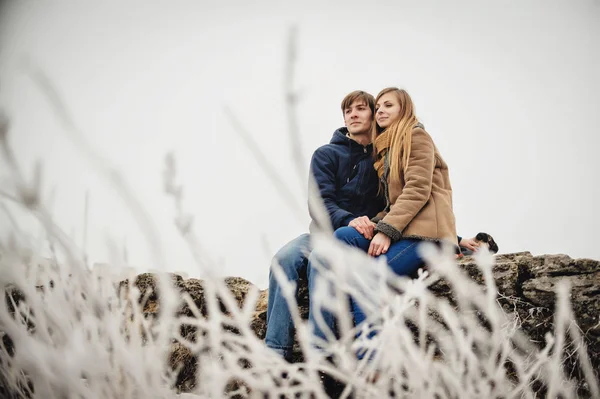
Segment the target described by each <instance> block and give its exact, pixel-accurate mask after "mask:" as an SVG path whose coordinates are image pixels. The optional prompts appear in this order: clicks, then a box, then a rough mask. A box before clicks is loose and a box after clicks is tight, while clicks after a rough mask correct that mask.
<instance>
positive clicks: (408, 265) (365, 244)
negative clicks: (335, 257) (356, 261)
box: [334, 226, 423, 325]
mask: <svg viewBox="0 0 600 399" xmlns="http://www.w3.org/2000/svg"><path fill="white" fill-rule="evenodd" d="M334 235H335V237H336V238H337V239H338V240H340V241H342V242H344V243H346V244H348V245H351V246H353V247H357V248H360V249H362V250H363V251H365V252H367V251H368V250H369V245H371V241H370V240H367V239H366V238H365V237H364V236H363V235H362V234H360V233H359V232H358V231H357V230H356V229H355V228H354V227H350V226H347V227H340V228H339V229H337V230H336V231H335V233H334ZM421 242H422V241H421V240H415V239H401V240H399V241H396V242H392V244H391V245H390V248H389V249H388V251H387V253H386V254H384V255H380V256H385V257H386V258H387V264H388V266H389V267H390V268H391V269H392V270H393V271H394V273H396V274H397V275H400V276H408V275H411V274H413V273H414V272H416V271H417V270H418V269H419V267H421V266H422V265H423V260H422V259H421V257H420V256H419V254H418V252H417V247H418V246H419V245H418V244H419V243H421ZM351 309H352V313H353V315H354V324H355V325H359V324H360V323H362V322H363V321H364V320H365V319H366V316H365V314H364V312H363V311H362V310H361V309H360V307H359V306H358V304H357V303H356V302H355V301H354V300H352V301H351Z"/></svg>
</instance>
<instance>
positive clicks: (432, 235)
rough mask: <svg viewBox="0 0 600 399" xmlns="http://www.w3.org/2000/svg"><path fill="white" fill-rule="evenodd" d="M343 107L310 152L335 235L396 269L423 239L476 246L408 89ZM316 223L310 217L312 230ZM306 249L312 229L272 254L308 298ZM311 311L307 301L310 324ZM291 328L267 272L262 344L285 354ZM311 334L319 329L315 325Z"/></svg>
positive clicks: (402, 270)
mask: <svg viewBox="0 0 600 399" xmlns="http://www.w3.org/2000/svg"><path fill="white" fill-rule="evenodd" d="M341 108H342V113H343V116H344V124H345V126H346V127H343V128H339V129H337V130H336V131H335V132H334V133H333V137H332V139H331V142H330V143H329V144H327V145H324V146H322V147H320V148H318V149H317V150H316V151H315V152H314V154H313V157H312V160H311V165H310V171H311V173H312V175H313V176H314V178H315V181H316V183H317V186H318V189H319V192H320V195H321V198H322V200H323V203H324V205H325V208H326V210H327V213H328V215H329V218H330V221H331V225H332V227H333V229H334V230H335V233H334V235H335V237H336V238H338V239H339V240H341V241H343V242H344V243H346V244H348V245H351V246H354V247H358V248H360V249H362V250H363V251H365V252H366V253H368V254H369V255H370V256H373V257H378V256H385V257H386V260H387V263H388V265H389V267H390V268H391V269H392V270H393V271H394V272H395V273H397V274H399V275H410V274H412V273H414V272H415V271H416V270H417V269H418V268H419V267H421V266H422V265H423V261H422V259H421V258H420V256H419V253H418V252H417V247H418V244H419V243H420V242H422V241H423V240H426V241H435V242H443V241H445V242H450V243H452V244H454V245H456V244H459V245H460V246H463V247H467V248H469V249H471V250H475V249H476V246H477V245H478V243H477V241H476V240H474V239H462V238H461V237H457V235H456V227H455V220H454V213H453V211H452V188H451V186H450V179H449V175H448V166H447V165H446V163H445V162H444V160H443V159H442V157H441V155H440V153H439V151H438V150H437V148H436V146H435V144H434V143H433V140H432V139H431V136H429V134H428V133H427V132H426V131H425V129H424V126H423V125H422V124H421V123H419V121H418V120H417V117H416V116H415V108H414V105H413V102H412V100H411V98H410V96H409V95H408V93H407V92H406V91H404V90H400V89H397V88H395V87H391V88H386V89H384V90H382V91H381V92H380V93H379V94H378V95H377V98H373V96H372V95H370V94H369V93H366V92H364V91H354V92H352V93H350V94H348V95H347V96H346V97H345V98H344V99H343V101H342V107H341ZM380 187H381V189H380ZM311 216H313V213H312V212H311ZM316 223H317V222H316V218H314V216H313V221H312V222H311V231H312V230H313V229H314V228H315V227H317V226H316ZM311 252H312V245H311V239H310V235H309V234H303V235H301V236H300V237H298V238H296V239H295V240H293V241H291V242H289V243H288V244H286V245H285V246H284V247H283V248H282V249H281V250H279V252H278V253H277V254H276V255H275V257H274V259H273V262H277V263H278V264H279V265H280V266H281V268H282V269H283V271H284V273H285V275H286V276H287V278H288V279H289V280H290V281H294V282H296V281H298V279H299V278H300V277H306V279H307V280H308V290H309V296H310V292H311V290H313V289H314V287H315V280H316V278H317V277H316V276H317V272H316V270H314V269H313V267H312V266H311V264H314V262H315V261H316V260H315V259H313V256H314V254H313V255H312V256H311ZM352 310H353V314H354V322H355V323H356V324H359V323H361V322H362V321H363V320H364V319H365V315H364V314H363V312H362V311H361V310H360V309H359V308H358V307H357V306H353V309H352ZM316 311H317V309H316V306H313V303H312V300H311V303H310V306H309V323H311V324H312V325H313V328H314V327H316V323H315V312H316ZM322 316H323V318H324V319H325V321H326V323H327V324H328V325H330V326H332V327H333V324H334V320H333V319H332V318H333V316H332V315H330V314H328V313H327V312H322ZM294 331H295V329H294V323H293V321H292V316H291V314H290V311H289V309H288V305H287V302H286V300H285V298H284V296H283V294H282V291H281V287H280V286H279V284H278V283H277V280H276V279H275V277H274V275H273V272H272V271H271V272H270V273H269V303H268V307H267V333H266V338H265V341H266V344H267V346H268V347H269V348H271V349H273V350H274V351H276V352H277V353H279V354H280V355H281V356H283V357H284V358H285V359H287V360H290V359H291V355H292V347H293V344H294ZM315 334H318V335H321V334H322V333H320V332H319V331H318V330H315Z"/></svg>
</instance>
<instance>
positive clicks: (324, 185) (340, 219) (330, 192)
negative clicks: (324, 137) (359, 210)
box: [308, 150, 355, 230]
mask: <svg viewBox="0 0 600 399" xmlns="http://www.w3.org/2000/svg"><path fill="white" fill-rule="evenodd" d="M310 171H311V173H312V175H313V176H314V178H315V181H316V183H317V186H318V188H319V193H320V194H321V198H322V199H323V203H324V205H325V208H326V209H327V213H328V215H329V219H330V220H331V225H332V227H333V229H334V230H336V229H338V228H340V227H344V226H347V225H348V223H350V221H351V220H352V219H354V218H355V216H354V215H353V214H352V213H350V212H348V211H346V210H345V209H342V208H340V206H339V205H338V203H337V196H336V183H335V180H336V179H335V177H336V173H337V165H336V162H335V161H334V160H332V159H331V158H330V156H329V155H328V154H327V153H326V152H325V151H319V150H317V151H315V153H314V154H313V156H312V159H311V161H310ZM308 212H309V213H310V216H311V218H312V219H313V221H315V222H316V220H315V216H314V212H313V210H312V209H310V206H309V209H308Z"/></svg>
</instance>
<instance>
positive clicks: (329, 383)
mask: <svg viewBox="0 0 600 399" xmlns="http://www.w3.org/2000/svg"><path fill="white" fill-rule="evenodd" d="M319 375H320V376H321V384H323V390H324V391H325V394H326V395H327V397H329V398H332V399H333V398H335V399H337V398H339V397H340V396H341V395H342V392H344V388H346V385H344V383H343V382H341V381H338V380H336V379H335V378H333V377H332V376H330V375H329V374H327V373H324V372H319Z"/></svg>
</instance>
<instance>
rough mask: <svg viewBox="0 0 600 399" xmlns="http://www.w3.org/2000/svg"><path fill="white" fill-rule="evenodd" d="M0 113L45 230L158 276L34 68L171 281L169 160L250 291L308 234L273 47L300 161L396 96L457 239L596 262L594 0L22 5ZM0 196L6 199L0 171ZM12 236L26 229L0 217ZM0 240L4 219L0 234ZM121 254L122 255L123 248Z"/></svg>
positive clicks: (1, 48)
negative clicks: (111, 170) (292, 53)
mask: <svg viewBox="0 0 600 399" xmlns="http://www.w3.org/2000/svg"><path fill="white" fill-rule="evenodd" d="M0 12H1V15H0V106H1V107H2V108H3V109H4V110H5V112H6V114H7V115H8V116H9V117H10V119H11V131H10V137H9V142H10V144H11V145H12V147H13V148H14V151H15V153H16V154H17V156H18V159H19V162H20V163H21V165H22V167H23V168H24V169H25V171H26V172H27V173H29V174H31V171H32V170H33V164H34V162H35V160H38V159H39V160H41V161H42V164H43V172H44V178H43V193H44V195H45V198H46V199H47V200H49V199H50V193H51V192H54V197H53V200H52V202H51V204H50V209H51V211H52V214H53V215H54V218H55V220H56V222H57V223H58V224H59V225H60V226H61V227H62V228H63V229H64V230H65V231H66V232H67V233H69V234H72V235H73V238H74V240H75V241H76V242H77V243H79V244H81V243H82V236H83V219H84V218H83V215H84V198H85V192H86V190H89V193H90V213H89V231H88V237H87V245H86V250H87V252H88V253H89V256H90V260H91V261H92V262H108V261H110V259H111V257H110V251H109V249H108V248H109V245H108V244H107V243H108V242H109V241H111V240H112V241H114V242H115V243H116V245H117V246H123V245H126V246H127V250H128V256H129V263H130V264H131V265H134V266H135V267H138V268H139V269H140V270H142V269H146V268H154V267H156V266H157V265H156V264H155V262H153V259H152V257H153V255H152V254H153V252H152V251H151V250H150V248H149V247H148V244H147V242H146V241H145V240H144V235H143V234H142V233H141V231H140V228H139V226H138V225H137V224H136V222H135V220H134V218H133V217H132V216H131V211H130V210H128V209H127V207H126V206H125V204H124V203H123V201H122V200H121V199H120V198H121V197H120V195H119V194H118V192H117V191H115V189H114V187H113V186H112V185H111V184H109V183H108V180H107V179H106V177H105V176H104V175H103V174H102V173H101V172H100V171H99V170H98V168H96V167H95V166H94V164H92V163H90V162H89V161H88V158H89V157H88V156H87V155H86V154H85V152H83V151H82V150H81V149H80V148H79V147H77V146H76V145H75V144H74V142H73V141H72V140H71V139H70V137H71V136H70V135H69V134H68V133H66V132H65V129H64V128H63V127H62V125H61V124H60V122H59V119H58V117H57V115H56V114H55V113H54V111H53V110H52V107H51V105H50V104H49V102H48V101H47V99H46V98H45V97H44V95H43V92H42V91H41V90H40V88H39V86H38V85H36V84H35V83H34V82H33V81H32V79H31V77H30V74H29V73H28V72H27V71H28V67H27V65H33V66H35V68H38V69H40V70H42V71H43V72H44V73H45V74H46V75H47V76H48V77H50V79H51V80H52V82H53V84H54V85H55V87H56V88H57V90H58V92H59V94H60V96H61V97H62V100H63V101H64V103H65V104H66V106H67V108H68V110H69V112H70V113H71V115H72V116H73V119H74V122H75V124H76V125H77V126H78V127H79V129H80V130H81V132H82V134H83V136H84V137H85V139H86V140H87V141H88V142H89V143H90V144H91V145H92V146H93V147H94V148H95V150H96V151H98V152H99V153H101V154H102V155H103V156H105V157H106V158H107V159H108V160H109V161H110V163H111V165H113V166H114V167H116V168H118V169H119V170H120V171H121V173H122V175H123V177H124V179H125V181H126V182H127V184H128V186H129V187H130V188H131V190H132V192H133V193H135V195H136V197H137V198H138V200H139V201H140V203H141V204H142V206H143V207H144V209H145V210H146V211H147V212H148V213H149V214H150V215H152V221H153V223H154V226H155V228H156V231H157V234H159V236H160V240H161V244H162V245H161V247H162V250H163V251H164V253H165V258H166V264H167V268H168V269H170V270H173V271H183V272H186V273H187V274H188V275H189V276H197V275H199V273H198V269H197V267H196V266H195V265H194V263H193V261H192V257H191V255H190V252H189V251H188V250H187V249H186V246H185V243H184V242H183V240H182V239H181V238H179V237H178V235H177V233H176V230H175V227H174V225H173V217H174V215H175V210H174V205H173V202H172V201H171V200H170V198H168V197H166V196H165V195H164V194H163V191H162V171H163V160H164V156H165V154H166V153H167V152H169V151H173V153H174V154H175V156H176V159H177V162H178V173H179V181H180V182H181V183H183V185H184V207H185V209H186V210H187V211H188V212H190V213H192V214H193V215H194V217H195V219H194V220H195V223H194V229H195V231H196V233H197V236H198V240H199V241H200V243H201V245H202V248H203V249H202V250H203V251H204V252H203V253H204V254H205V255H207V256H209V257H210V259H211V260H212V261H213V262H214V266H213V267H214V268H215V270H217V271H218V273H220V274H223V275H236V276H242V277H245V278H248V279H250V280H251V281H253V282H254V283H256V284H258V285H259V286H261V287H265V286H266V283H267V277H268V267H269V264H270V259H271V257H272V255H273V254H274V253H275V252H276V250H277V249H278V248H279V247H280V246H282V245H283V244H285V243H286V242H287V241H289V240H291V239H292V238H294V237H295V236H297V235H298V234H300V233H303V232H305V231H307V229H308V222H309V218H308V212H307V211H306V207H305V204H306V198H305V192H306V181H305V179H303V180H302V181H300V179H299V178H298V176H297V173H296V170H295V169H294V164H293V161H292V156H291V154H292V149H291V147H290V145H291V140H290V136H289V133H288V129H287V119H286V117H285V104H284V91H283V79H284V67H285V60H286V58H285V50H286V41H287V34H288V31H289V28H290V26H292V25H296V26H297V27H298V35H297V38H298V40H297V44H298V48H297V49H298V59H297V63H296V70H297V74H296V80H295V86H296V88H297V89H298V90H299V91H300V92H301V94H302V97H301V102H300V104H299V106H298V108H297V117H298V121H299V123H298V124H299V130H300V136H301V137H300V139H301V142H302V150H303V155H304V161H303V162H304V165H303V169H304V174H305V175H306V173H307V170H308V161H309V159H310V154H311V153H312V151H313V150H314V149H315V148H316V147H318V146H319V145H322V144H324V143H327V142H328V141H329V139H330V138H331V135H332V133H333V131H334V130H335V129H336V128H337V127H339V126H342V124H343V119H342V115H341V111H340V109H339V103H340V101H341V99H342V98H343V97H344V95H345V94H347V93H348V92H350V91H352V90H355V89H362V90H367V91H369V92H371V93H373V94H377V92H378V91H379V90H381V89H382V88H384V87H386V86H392V85H394V86H400V87H403V88H406V89H407V90H408V91H409V93H410V94H411V95H412V96H413V100H414V101H415V104H416V107H417V113H418V115H419V117H420V119H421V120H422V122H423V123H424V124H425V126H426V128H427V130H428V132H429V133H430V134H431V135H432V137H433V138H434V140H435V142H436V144H437V146H438V148H439V149H440V151H441V153H442V155H443V157H444V158H445V159H446V161H447V162H448V164H449V166H450V172H451V180H452V185H453V189H454V205H455V214H456V218H457V226H458V232H459V234H462V235H465V236H473V235H474V234H476V233H477V232H479V231H485V232H488V233H490V234H492V235H493V236H494V237H495V238H496V240H497V241H498V244H499V246H500V250H501V252H515V251H523V250H528V251H531V252H533V253H534V254H543V253H566V254H569V255H571V256H573V257H591V258H595V259H600V246H599V245H598V242H597V240H598V233H597V228H598V226H600V216H599V215H600V213H599V211H598V209H597V207H598V200H599V199H600V196H599V191H600V190H599V188H598V184H599V183H600V168H599V166H600V165H599V162H598V160H597V159H598V158H597V155H596V153H597V151H598V147H599V144H600V139H599V134H600V129H599V126H600V100H599V94H598V93H600V72H599V71H600V1H598V0H561V1H554V0H543V1H541V0H539V1H538V0H518V1H517V0H507V1H411V2H407V1H373V2H367V1H360V2H359V1H350V0H346V1H342V2H333V1H332V2H320V1H309V2H306V1H304V2H285V1H279V2H275V1H273V2H266V1H256V2H249V1H218V2H217V1H196V2H192V1H180V2H165V1H161V2H150V1H148V2H133V1H132V2H76V1H69V2H67V1H53V2H28V1H19V2H17V1H9V2H6V1H5V2H4V3H2V8H0ZM227 106H228V107H230V108H231V109H233V110H234V112H235V113H236V114H237V116H238V118H239V120H240V121H241V122H242V123H243V124H244V126H245V128H246V129H247V130H248V131H249V132H250V133H251V135H252V137H253V138H254V140H255V141H256V142H257V143H258V144H259V145H260V146H261V148H262V151H263V153H264V155H265V157H266V158H267V159H268V161H269V162H270V163H271V164H272V165H273V167H274V169H275V171H276V172H277V173H278V174H279V175H280V176H281V177H282V178H283V179H285V180H286V181H287V183H288V185H289V187H290V189H291V190H292V192H293V193H294V195H295V196H296V198H297V202H298V203H299V204H301V205H302V211H301V212H299V213H298V212H296V211H294V210H293V209H291V208H290V207H289V206H288V205H287V204H286V203H285V202H284V201H283V200H282V197H281V195H280V192H279V191H278V189H277V188H276V187H275V186H274V184H273V183H272V181H271V180H270V179H269V178H268V177H267V175H266V174H265V173H264V172H263V170H262V169H261V168H260V166H259V163H258V162H257V159H256V157H255V155H253V153H252V152H251V151H250V150H249V149H248V147H247V146H246V144H245V143H244V141H243V140H241V139H240V136H239V135H238V134H237V133H236V131H235V130H234V128H233V127H232V124H231V121H230V120H229V119H228V117H227V115H226V113H225V112H224V108H225V107H227ZM0 184H1V185H2V188H3V189H4V190H9V189H10V180H9V178H8V171H7V168H6V166H5V164H4V163H2V166H1V167H0ZM7 206H8V209H9V210H10V211H11V212H12V214H13V215H14V217H15V218H17V220H18V222H19V224H20V226H22V227H23V228H24V229H26V230H27V231H31V232H32V233H33V234H34V236H35V235H36V234H37V231H38V230H36V229H35V228H34V226H35V225H34V224H33V223H31V221H30V218H28V217H27V216H26V215H23V214H22V213H21V212H19V211H18V208H16V207H15V206H13V205H11V204H7ZM11 231H13V227H11V225H10V224H9V223H8V217H7V215H6V214H5V213H4V212H0V234H2V236H3V237H6V236H7V234H9V233H10V232H11ZM124 243H125V244H124Z"/></svg>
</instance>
